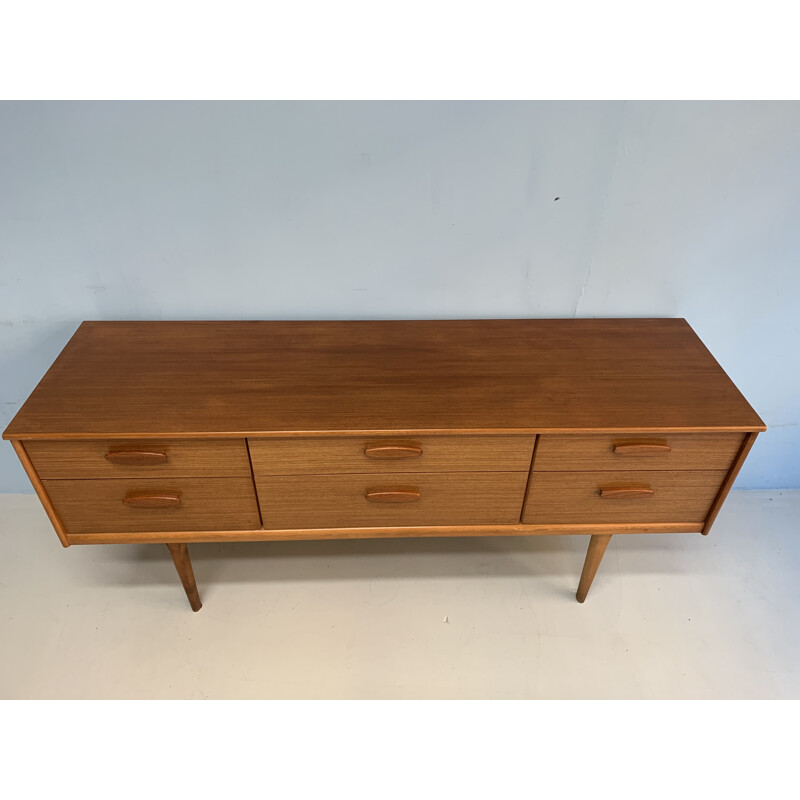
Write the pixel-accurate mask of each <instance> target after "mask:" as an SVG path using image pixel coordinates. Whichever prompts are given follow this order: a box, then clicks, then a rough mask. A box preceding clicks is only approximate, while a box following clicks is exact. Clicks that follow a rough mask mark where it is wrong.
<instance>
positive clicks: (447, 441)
mask: <svg viewBox="0 0 800 800" xmlns="http://www.w3.org/2000/svg"><path fill="white" fill-rule="evenodd" d="M534 441H535V437H534V436H423V437H417V438H414V439H398V438H391V437H387V438H379V437H370V438H362V437H357V436H335V437H314V438H310V439H299V438H291V439H273V438H267V439H255V438H251V439H248V443H249V446H250V457H251V458H252V461H253V472H254V474H255V475H256V476H258V475H322V474H330V473H339V472H353V473H364V474H369V473H382V472H387V473H392V472H504V471H505V472H523V471H527V470H528V468H529V467H530V463H531V454H532V453H533V443H534ZM391 445H397V446H400V445H402V446H405V447H415V448H417V449H419V450H421V451H422V452H421V453H420V454H419V455H413V456H411V457H407V458H375V457H371V456H370V455H368V454H367V452H366V451H368V450H373V451H374V450H375V449H376V448H388V447H389V446H391Z"/></svg>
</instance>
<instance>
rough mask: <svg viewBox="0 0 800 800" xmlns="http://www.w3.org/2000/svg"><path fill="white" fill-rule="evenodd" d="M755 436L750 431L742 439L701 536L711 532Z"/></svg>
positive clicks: (754, 433)
mask: <svg viewBox="0 0 800 800" xmlns="http://www.w3.org/2000/svg"><path fill="white" fill-rule="evenodd" d="M756 436H758V433H757V432H756V431H752V432H750V433H748V434H747V435H746V436H745V437H744V442H742V447H741V449H740V450H739V453H738V455H737V456H736V458H735V459H734V462H733V464H732V466H731V468H730V471H729V472H728V474H727V476H726V477H725V480H724V481H723V482H722V486H721V488H720V490H719V494H718V495H717V497H716V499H715V500H714V502H713V503H712V504H711V508H710V510H709V512H708V516H707V517H706V522H705V525H704V526H703V530H702V534H703V536H708V532H709V531H710V530H711V526H712V525H713V524H714V520H715V519H716V518H717V514H719V510H720V509H721V508H722V504H723V503H724V502H725V498H726V497H727V496H728V492H730V490H731V487H732V486H733V482H734V481H735V480H736V476H737V475H738V474H739V470H740V469H741V468H742V464H744V460H745V459H746V458H747V454H748V453H749V452H750V449H751V448H752V446H753V444H754V443H755V441H756Z"/></svg>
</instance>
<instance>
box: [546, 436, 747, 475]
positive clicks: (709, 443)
mask: <svg viewBox="0 0 800 800" xmlns="http://www.w3.org/2000/svg"><path fill="white" fill-rule="evenodd" d="M657 441H658V442H660V443H661V444H663V445H666V446H667V447H669V450H664V449H655V448H653V449H648V450H646V451H642V450H640V449H638V448H637V445H638V446H639V447H641V445H642V443H646V444H655V443H656V442H657ZM742 441H744V434H742V433H676V434H672V435H670V436H665V437H663V438H661V439H660V440H656V439H654V438H653V437H651V436H641V437H637V436H626V435H625V434H619V435H614V436H608V435H602V434H601V435H596V436H582V435H578V436H540V437H539V444H538V446H537V448H536V458H535V459H534V462H533V469H534V470H535V471H536V472H540V471H565V472H579V471H581V470H596V469H609V470H625V469H631V470H642V469H645V470H651V469H652V470H671V469H680V470H682V469H729V468H730V466H731V464H732V463H733V460H734V459H735V458H736V455H737V454H738V452H739V449H740V448H741V446H742ZM615 448H616V449H615Z"/></svg>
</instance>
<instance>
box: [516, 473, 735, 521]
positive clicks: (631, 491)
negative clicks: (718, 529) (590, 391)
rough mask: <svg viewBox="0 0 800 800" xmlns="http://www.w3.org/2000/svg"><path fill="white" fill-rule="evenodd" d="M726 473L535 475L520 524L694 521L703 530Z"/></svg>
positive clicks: (532, 478) (532, 477)
mask: <svg viewBox="0 0 800 800" xmlns="http://www.w3.org/2000/svg"><path fill="white" fill-rule="evenodd" d="M726 475H727V470H687V471H685V472H658V471H654V470H640V471H630V472H623V471H620V472H617V471H614V472H536V473H534V474H533V475H532V476H531V482H530V486H529V488H528V497H527V501H526V503H525V513H524V515H523V518H522V521H523V522H524V523H526V524H528V525H536V524H552V525H559V524H567V523H574V522H585V523H590V524H591V523H598V524H600V523H609V522H619V523H622V524H624V523H648V522H692V523H694V522H696V523H697V524H698V529H699V527H700V525H701V524H702V522H703V521H704V520H705V518H706V516H707V514H708V511H709V508H710V507H711V504H712V503H713V502H714V498H716V496H717V493H718V492H719V489H720V487H721V486H722V481H723V480H724V479H725V476H726Z"/></svg>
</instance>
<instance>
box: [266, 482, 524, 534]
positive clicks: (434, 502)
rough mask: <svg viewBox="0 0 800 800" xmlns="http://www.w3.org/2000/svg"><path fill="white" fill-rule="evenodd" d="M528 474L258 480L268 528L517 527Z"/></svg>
mask: <svg viewBox="0 0 800 800" xmlns="http://www.w3.org/2000/svg"><path fill="white" fill-rule="evenodd" d="M527 479H528V475H527V473H525V472H483V473H476V472H472V473H461V474H452V473H446V474H428V473H413V472H395V473H386V474H383V475H313V476H311V475H265V476H261V477H258V476H256V487H257V489H258V499H259V503H260V505H261V514H262V517H263V519H264V527H265V528H274V529H286V528H359V527H396V526H401V527H403V526H416V525H480V524H491V523H511V524H516V523H518V522H519V515H520V511H521V508H522V499H523V496H524V494H525V485H526V483H527Z"/></svg>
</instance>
